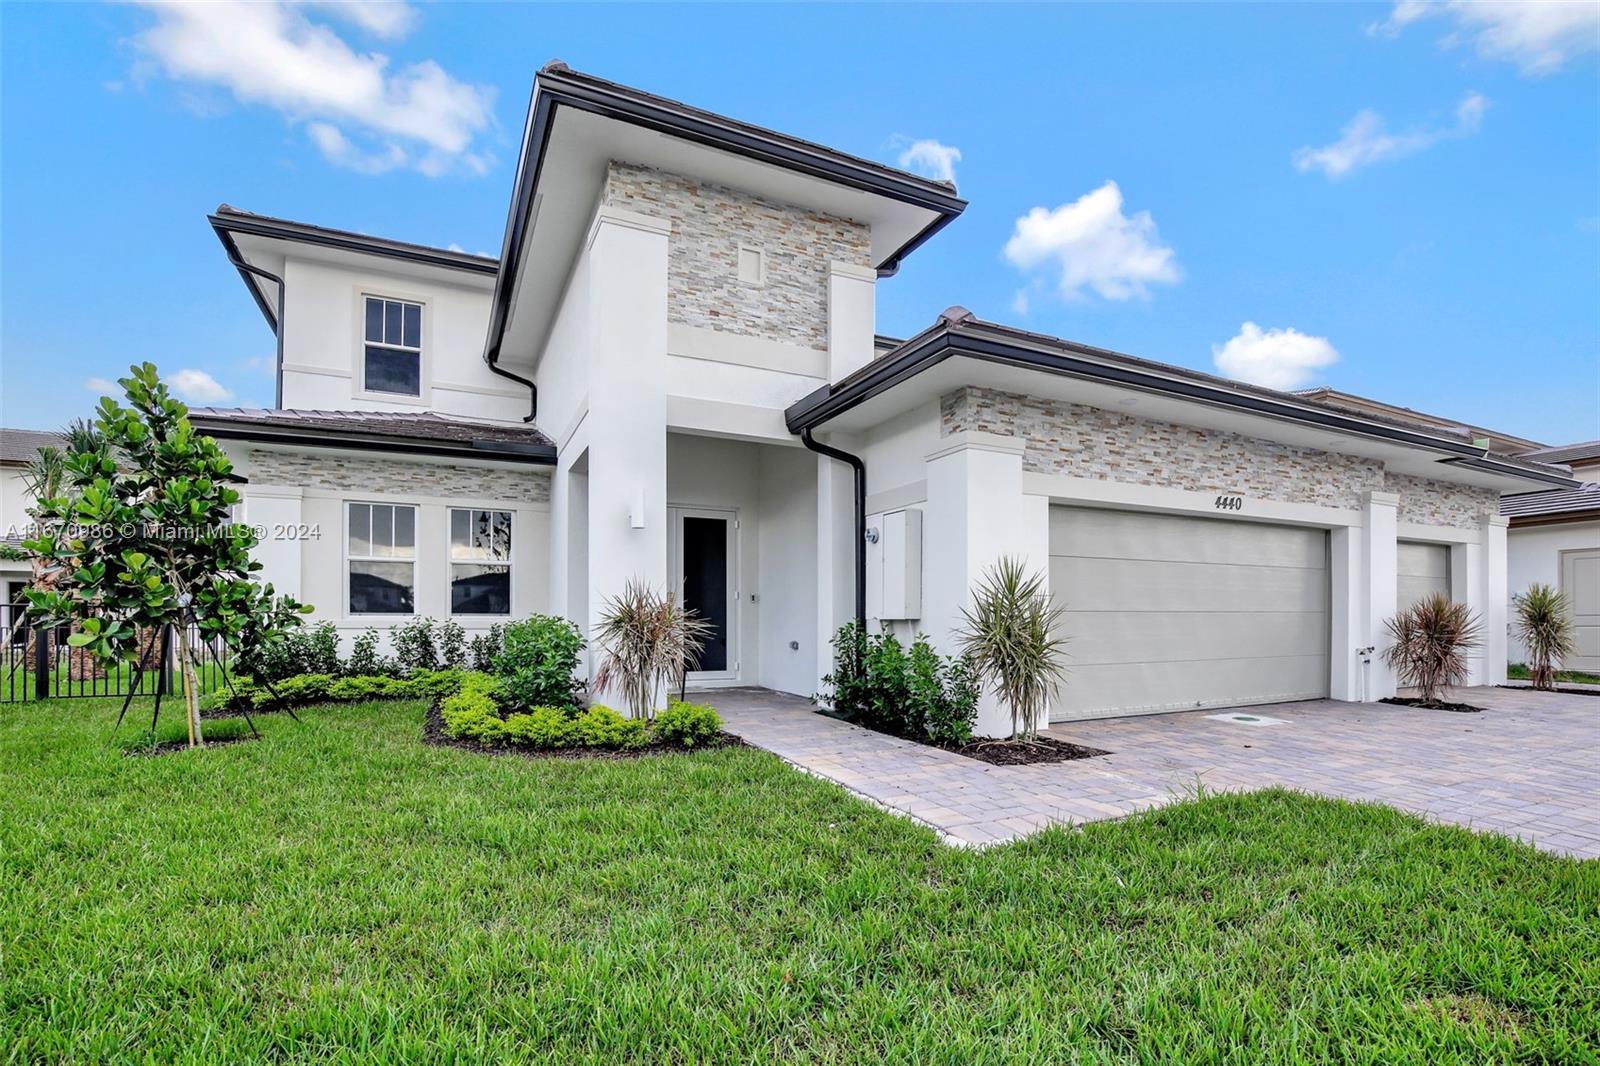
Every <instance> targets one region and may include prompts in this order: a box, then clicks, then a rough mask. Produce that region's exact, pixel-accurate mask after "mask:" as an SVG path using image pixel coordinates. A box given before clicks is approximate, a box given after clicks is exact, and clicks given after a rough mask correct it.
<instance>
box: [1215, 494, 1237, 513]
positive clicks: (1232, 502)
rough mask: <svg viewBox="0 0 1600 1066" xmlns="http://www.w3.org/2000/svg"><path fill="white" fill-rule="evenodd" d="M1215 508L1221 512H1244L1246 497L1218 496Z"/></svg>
mask: <svg viewBox="0 0 1600 1066" xmlns="http://www.w3.org/2000/svg"><path fill="white" fill-rule="evenodd" d="M1213 506H1215V507H1216V509H1217V510H1219V511H1242V510H1244V497H1243V496H1218V497H1217V500H1216V503H1215V504H1213Z"/></svg>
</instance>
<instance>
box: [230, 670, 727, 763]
mask: <svg viewBox="0 0 1600 1066" xmlns="http://www.w3.org/2000/svg"><path fill="white" fill-rule="evenodd" d="M237 686H238V690H237V692H230V691H228V690H221V691H217V692H212V693H209V694H207V695H206V696H204V697H202V699H201V701H200V706H201V709H202V710H206V711H213V712H216V711H233V712H235V713H237V712H238V711H240V710H257V711H267V710H282V709H283V708H286V707H301V706H305V705H307V704H312V703H364V702H368V701H371V700H409V699H426V700H431V701H432V702H433V703H434V705H435V706H437V707H438V709H439V717H440V719H441V720H442V721H443V723H444V731H445V733H446V734H447V735H449V736H451V737H454V738H455V739H457V740H476V741H479V742H481V743H484V744H489V745H506V746H509V747H522V748H534V749H538V750H541V751H554V750H558V749H563V748H592V749H596V750H606V751H633V750H637V749H639V748H643V747H648V746H650V745H652V744H654V745H658V746H661V747H675V748H698V747H705V746H707V745H709V744H712V743H714V742H715V741H716V740H717V738H719V737H720V736H721V735H722V718H721V717H720V716H719V715H718V714H717V712H716V711H714V710H712V709H711V708H710V707H705V706H701V705H699V704H693V703H683V702H680V701H678V700H673V701H672V702H671V704H670V705H669V706H668V707H667V709H666V710H664V711H662V712H661V713H660V714H658V715H656V718H655V721H653V722H646V721H644V720H642V719H638V718H624V717H623V716H622V715H620V714H618V713H617V712H616V711H614V710H612V709H611V708H610V707H607V706H605V705H603V704H598V703H597V704H595V705H593V706H591V707H589V708H587V709H586V710H580V709H579V708H577V707H548V706H546V707H534V708H532V709H530V710H527V711H523V710H520V709H519V705H518V704H517V702H516V701H515V700H514V699H513V698H512V696H511V693H510V691H509V688H508V686H507V685H506V683H505V682H504V681H503V680H502V679H500V678H497V677H494V676H492V675H490V674H485V673H480V672H478V671H476V670H458V669H449V670H418V671H417V672H416V673H414V674H412V675H411V676H410V677H406V678H397V677H384V676H371V675H368V676H357V677H335V676H333V675H332V674H299V675H296V676H294V677H286V678H284V679H283V680H281V681H275V682H273V684H272V687H271V688H270V689H268V688H267V687H266V686H265V685H257V684H255V683H254V682H252V681H251V680H250V679H249V678H241V679H239V681H238V682H237Z"/></svg>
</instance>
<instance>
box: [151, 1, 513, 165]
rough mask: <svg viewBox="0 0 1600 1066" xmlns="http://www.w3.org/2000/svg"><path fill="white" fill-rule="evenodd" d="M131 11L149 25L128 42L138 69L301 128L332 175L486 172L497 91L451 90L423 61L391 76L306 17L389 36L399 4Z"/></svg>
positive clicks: (395, 30) (184, 6)
mask: <svg viewBox="0 0 1600 1066" xmlns="http://www.w3.org/2000/svg"><path fill="white" fill-rule="evenodd" d="M139 2H140V3H141V4H142V5H143V6H145V7H147V8H149V9H150V10H151V11H152V12H153V13H154V14H155V18H156V22H155V25H153V26H151V27H150V28H149V29H147V30H145V31H143V32H142V33H140V34H138V35H137V36H136V37H135V38H134V45H135V46H136V47H137V48H138V50H139V51H140V52H141V53H142V54H143V55H144V56H145V57H146V60H145V63H144V64H142V65H143V66H145V67H148V66H150V65H151V64H152V63H153V64H154V66H155V67H158V68H159V69H160V70H162V71H163V72H164V73H165V74H166V75H167V76H168V77H170V78H173V79H174V80H177V81H183V82H190V83H198V84H200V85H204V86H212V87H218V88H222V89H225V90H227V91H228V92H231V93H232V94H233V96H234V98H235V99H236V100H238V101H240V102H241V103H246V104H262V105H265V106H267V107H271V108H274V109H275V110H277V111H279V112H281V113H282V114H283V116H284V117H285V118H286V119H287V120H288V121H290V122H291V123H300V122H305V123H307V124H308V125H307V132H308V134H309V136H310V137H311V139H312V141H313V143H314V144H315V145H316V146H317V148H318V149H319V150H320V151H321V152H322V153H323V155H324V156H326V157H327V158H328V159H329V160H330V161H331V162H333V163H335V164H336V165H339V166H348V167H352V168H353V169H356V170H359V171H362V172H365V173H379V172H381V171H383V170H391V169H394V168H395V167H398V166H412V167H415V168H416V169H417V170H419V171H421V172H422V173H424V174H428V175H436V174H442V173H445V172H446V171H449V170H452V169H456V168H462V169H465V170H468V171H471V172H474V173H483V172H484V171H485V170H487V169H488V166H489V163H490V160H489V157H488V156H487V155H486V154H485V153H484V152H483V151H481V150H479V149H478V148H477V147H476V146H475V141H476V139H477V137H478V136H479V135H480V134H481V133H483V132H484V131H485V130H487V129H488V128H489V126H490V124H491V123H492V121H493V113H492V110H491V108H492V105H493V101H494V91H493V89H491V88H489V87H486V86H474V85H468V84H466V83H464V82H460V81H457V80H455V79H454V78H452V77H451V76H450V75H449V74H447V73H446V72H445V71H444V69H443V68H442V67H440V66H439V64H438V63H435V62H434V61H433V60H431V59H425V60H422V61H421V62H418V63H413V64H410V65H408V66H404V67H400V68H397V69H392V68H391V65H390V61H389V57H388V56H386V55H383V54H382V53H378V52H367V53H358V52H356V51H355V50H354V49H353V48H351V47H350V45H349V44H347V43H346V42H345V41H344V39H343V38H341V37H340V36H339V35H338V34H337V33H335V32H334V31H333V29H331V28H330V27H329V26H328V25H326V24H324V23H318V22H313V21H311V19H309V18H308V17H307V15H306V11H307V10H308V9H309V10H311V11H325V12H329V13H332V14H334V15H335V16H337V17H341V18H344V19H346V20H348V21H350V22H353V23H354V24H356V25H357V26H359V27H360V28H361V29H363V30H365V31H366V32H368V33H371V34H374V35H378V36H385V37H391V38H393V37H399V36H402V35H403V34H404V33H405V32H407V31H408V30H409V29H410V28H411V26H412V25H413V24H414V23H415V20H416V13H415V11H414V10H413V9H412V8H410V7H408V6H406V5H404V4H398V3H383V4H375V5H370V6H369V5H365V4H356V3H350V2H346V0H325V2H322V3H314V4H309V5H300V4H292V3H281V2H271V3H268V2H262V3H250V2H244V0H214V2H211V3H193V4H188V3H176V2H173V0H139ZM357 138H359V139H360V140H362V141H370V142H371V147H365V146H363V145H359V144H357V143H355V141H356V140H357Z"/></svg>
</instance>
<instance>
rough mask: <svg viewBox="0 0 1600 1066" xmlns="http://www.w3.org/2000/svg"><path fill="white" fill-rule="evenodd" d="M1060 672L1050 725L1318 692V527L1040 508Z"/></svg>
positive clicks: (1322, 539)
mask: <svg viewBox="0 0 1600 1066" xmlns="http://www.w3.org/2000/svg"><path fill="white" fill-rule="evenodd" d="M1050 585H1051V594H1052V596H1053V598H1054V600H1055V603H1056V606H1058V607H1061V608H1062V609H1063V610H1064V611H1065V615H1064V616H1063V619H1062V628H1061V635H1062V636H1064V637H1066V639H1067V649H1066V650H1067V663H1068V672H1067V679H1066V682H1065V684H1063V685H1062V687H1061V689H1060V691H1059V692H1058V693H1057V698H1056V701H1055V705H1054V707H1053V708H1052V710H1051V715H1050V717H1051V720H1052V721H1058V722H1059V721H1070V720H1073V719H1081V718H1105V717H1111V716H1116V715H1129V714H1150V713H1153V712H1157V711H1177V710H1193V709H1195V708H1199V707H1230V706H1235V705H1240V704H1251V703H1276V702H1280V701H1285V700H1302V699H1316V698H1319V697H1322V696H1326V695H1327V693H1328V535H1327V533H1326V532H1325V531H1323V530H1318V529H1303V528H1300V527H1297V526H1273V525H1262V524H1259V523H1252V522H1240V521H1229V520H1226V519H1212V518H1191V517H1188V516H1177V515H1159V514H1146V513H1143V512H1136V511H1109V510H1095V509H1089V508H1076V507H1052V508H1051V511H1050Z"/></svg>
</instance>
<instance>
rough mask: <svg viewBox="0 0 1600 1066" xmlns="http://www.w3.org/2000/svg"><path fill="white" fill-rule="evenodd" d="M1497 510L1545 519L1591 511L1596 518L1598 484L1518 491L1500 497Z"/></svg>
mask: <svg viewBox="0 0 1600 1066" xmlns="http://www.w3.org/2000/svg"><path fill="white" fill-rule="evenodd" d="M1500 513H1501V514H1503V515H1505V516H1506V517H1507V518H1509V519H1511V521H1512V523H1513V524H1516V523H1517V520H1518V519H1536V518H1543V519H1549V518H1553V517H1554V516H1557V515H1570V516H1571V517H1573V518H1578V517H1587V516H1588V515H1590V514H1593V516H1594V517H1596V518H1600V484H1597V483H1595V482H1589V483H1588V484H1585V485H1582V486H1580V487H1578V488H1575V489H1556V490H1554V491H1552V492H1520V493H1518V494H1517V495H1515V496H1502V497H1500Z"/></svg>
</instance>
